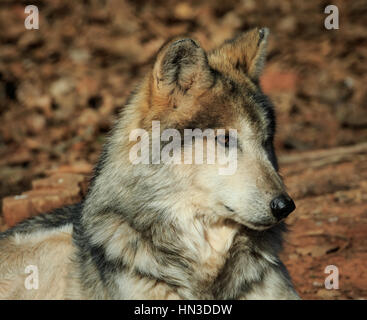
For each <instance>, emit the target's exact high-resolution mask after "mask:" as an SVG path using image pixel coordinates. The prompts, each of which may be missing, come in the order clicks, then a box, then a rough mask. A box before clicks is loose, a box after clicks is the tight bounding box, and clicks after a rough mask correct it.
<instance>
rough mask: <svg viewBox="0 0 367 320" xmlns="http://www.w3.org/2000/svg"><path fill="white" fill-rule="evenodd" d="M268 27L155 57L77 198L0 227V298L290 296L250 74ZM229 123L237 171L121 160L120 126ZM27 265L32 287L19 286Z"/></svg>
mask: <svg viewBox="0 0 367 320" xmlns="http://www.w3.org/2000/svg"><path fill="white" fill-rule="evenodd" d="M267 35H268V30H267V29H265V28H263V29H258V28H256V29H253V30H250V31H248V32H246V33H243V34H241V35H239V36H238V37H236V38H234V39H232V40H230V41H228V42H226V43H224V44H223V45H222V46H221V47H219V48H217V49H215V50H213V51H211V52H208V53H207V52H205V51H204V50H203V49H202V48H201V47H200V45H199V44H198V43H197V42H196V41H194V40H192V39H186V38H180V39H174V40H172V41H170V42H168V43H167V44H165V45H164V46H163V47H162V48H161V49H160V51H159V52H158V54H157V58H156V61H155V63H154V65H153V67H152V69H151V71H150V72H149V73H148V74H147V75H146V76H145V78H144V79H143V81H142V82H141V83H140V85H139V86H138V87H137V89H136V90H135V91H134V92H133V94H132V95H131V97H130V99H129V101H128V102H127V104H126V106H125V107H124V108H123V110H122V111H121V114H120V116H119V118H118V120H117V122H116V124H115V126H114V128H113V130H112V132H111V135H110V136H109V138H108V142H107V143H106V145H105V147H104V150H103V152H102V155H101V157H100V160H99V163H98V165H97V166H96V168H95V174H94V178H93V180H92V182H91V185H90V188H89V191H88V194H87V196H86V198H85V200H84V201H83V202H82V203H79V204H76V205H73V206H69V207H65V208H61V209H57V210H55V211H54V212H52V213H48V214H44V215H40V216H37V217H34V218H31V219H29V220H26V221H24V222H22V223H20V224H19V225H17V226H16V227H14V228H12V229H10V230H8V231H6V232H5V233H2V234H0V298H2V299H4V298H5V299H298V295H297V293H296V292H295V290H294V288H293V285H292V283H291V280H290V277H289V275H288V273H287V270H286V268H285V267H284V265H283V264H282V263H281V261H280V260H279V257H278V253H279V251H280V250H281V247H282V234H283V232H284V231H285V225H284V222H283V221H277V220H276V219H275V218H274V217H273V216H272V215H271V213H270V209H269V202H270V201H271V199H272V198H274V197H275V196H277V195H278V194H281V193H285V187H284V184H283V182H282V180H281V178H280V176H279V174H278V165H277V161H276V157H275V153H274V147H273V137H274V131H275V118H274V111H273V107H272V105H271V103H270V101H269V100H268V99H267V97H266V96H265V95H264V94H263V93H262V91H261V88H260V85H259V76H260V73H261V70H262V68H263V64H264V60H265V50H266V41H267ZM154 120H159V121H160V122H161V126H162V127H163V128H176V129H178V130H183V129H184V128H200V129H203V130H204V129H205V128H226V129H229V128H236V129H237V130H238V132H239V135H238V143H239V147H238V148H239V155H238V159H239V160H238V162H239V163H238V169H237V171H236V173H235V174H234V175H232V176H218V174H217V170H216V169H217V165H205V164H202V165H186V164H185V165H174V164H171V165H167V164H160V165H142V164H141V165H133V164H132V163H131V162H130V161H129V150H130V148H131V146H132V145H133V142H131V141H129V133H130V132H131V131H132V130H133V129H136V128H143V129H145V130H147V131H151V124H152V121H154ZM27 265H35V266H37V267H38V270H39V288H38V289H37V290H35V289H32V290H27V289H26V288H25V287H24V281H25V278H26V277H27V274H25V272H24V270H25V268H26V266H27Z"/></svg>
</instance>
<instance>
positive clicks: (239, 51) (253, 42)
mask: <svg viewBox="0 0 367 320" xmlns="http://www.w3.org/2000/svg"><path fill="white" fill-rule="evenodd" d="M268 35H269V29H267V28H255V29H252V30H250V31H247V32H245V33H243V34H240V35H239V36H237V37H236V38H234V39H232V40H230V41H228V42H226V43H224V44H223V45H222V47H220V48H219V49H217V50H216V51H215V52H214V54H219V55H220V56H222V57H224V58H225V59H227V60H229V61H230V62H231V63H232V64H233V65H234V66H235V68H237V69H240V70H242V71H244V72H245V73H246V74H248V75H249V76H250V77H251V78H252V79H258V78H259V76H260V74H261V72H262V70H263V68H264V63H265V58H266V47H267V38H268Z"/></svg>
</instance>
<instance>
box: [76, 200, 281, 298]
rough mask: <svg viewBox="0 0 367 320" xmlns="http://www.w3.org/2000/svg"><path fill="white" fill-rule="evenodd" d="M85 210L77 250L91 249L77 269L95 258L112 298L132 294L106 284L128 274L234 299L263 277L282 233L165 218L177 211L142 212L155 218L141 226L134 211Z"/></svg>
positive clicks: (182, 293)
mask: <svg viewBox="0 0 367 320" xmlns="http://www.w3.org/2000/svg"><path fill="white" fill-rule="evenodd" d="M86 209H88V206H87V207H85V208H84V211H83V216H82V217H81V221H80V224H81V226H82V227H81V228H80V229H81V230H82V231H81V233H83V234H82V236H79V239H83V240H77V242H78V241H79V243H80V241H82V242H84V243H83V244H82V245H80V244H79V249H82V250H86V249H87V250H88V251H89V257H88V258H84V260H83V259H79V261H80V265H79V270H87V269H86V268H87V266H85V265H83V264H87V261H93V262H94V263H95V268H96V269H98V273H99V279H98V281H99V282H100V283H101V286H102V287H105V288H107V287H109V289H108V290H111V292H108V295H109V296H110V297H114V298H126V297H129V296H128V295H127V292H128V289H126V290H127V291H126V292H123V291H124V290H125V289H121V285H115V286H106V285H105V284H106V283H107V282H108V283H118V282H119V281H121V280H119V279H121V278H123V277H124V275H129V277H132V278H134V279H140V280H139V281H145V280H142V279H146V280H149V281H153V282H155V283H165V284H166V285H167V286H168V287H170V289H171V290H173V291H174V292H176V293H177V295H178V296H179V297H180V298H183V299H213V298H220V299H236V298H238V296H239V295H240V294H243V290H244V288H245V287H246V286H247V287H251V285H250V284H251V283H254V282H260V281H261V278H262V277H263V276H264V274H265V272H266V270H267V269H268V268H269V266H271V265H272V264H275V263H276V262H277V251H278V249H280V246H281V238H279V237H278V235H279V232H275V231H274V232H273V231H272V230H268V231H264V232H261V233H258V232H252V231H249V230H245V229H242V228H240V227H239V226H238V225H237V224H235V223H231V222H228V221H226V222H224V221H220V222H217V223H212V224H208V222H207V221H205V219H204V220H203V219H202V218H193V219H191V220H190V219H189V220H187V221H186V223H180V222H177V221H176V222H175V221H171V220H169V219H165V218H162V217H168V216H178V213H177V212H175V213H174V214H173V213H172V212H165V213H163V212H158V211H156V212H149V213H147V212H141V213H140V214H142V215H143V214H145V215H147V216H150V217H156V219H153V220H152V221H151V223H150V224H149V225H148V224H147V225H146V226H145V229H144V228H143V229H140V227H141V225H140V226H136V225H134V223H133V220H134V216H135V214H136V213H135V214H134V213H131V212H130V213H128V212H124V211H123V210H118V209H116V208H115V209H112V208H109V209H107V208H106V209H105V210H102V211H91V210H90V207H89V211H87V210H86ZM166 210H168V209H166ZM180 214H182V215H184V214H185V213H183V212H181V213H180ZM157 217H158V218H157ZM159 217H160V218H159ZM279 227H281V226H279ZM277 244H278V246H277ZM96 248H97V249H98V250H96ZM274 248H275V249H274ZM84 256H85V255H84ZM103 260H104V261H107V262H105V263H103V262H101V261H103ZM254 261H255V263H254ZM250 262H251V263H250ZM111 270H113V271H111ZM243 284H245V285H243ZM113 288H114V289H113ZM106 290H107V289H106ZM121 290H122V291H121ZM161 299H162V297H161Z"/></svg>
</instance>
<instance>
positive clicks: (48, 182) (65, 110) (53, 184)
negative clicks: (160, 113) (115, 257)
mask: <svg viewBox="0 0 367 320" xmlns="http://www.w3.org/2000/svg"><path fill="white" fill-rule="evenodd" d="M28 4H33V5H36V6H37V7H38V9H39V17H40V21H39V29H38V30H26V29H25V27H24V20H25V18H26V17H27V15H26V14H25V13H24V8H25V6H26V5H28ZM329 4H334V5H336V6H337V7H338V9H339V29H338V30H327V29H325V27H324V20H325V18H326V17H327V14H325V13H324V9H325V7H326V6H327V5H329ZM366 16H367V1H365V0H354V1H341V0H340V1H337V0H333V1H332V3H330V2H329V1H318V0H309V1H278V0H267V1H265V0H256V1H255V0H243V1H232V0H228V1H223V0H219V1H200V0H199V1H172V0H170V1H166V0H165V1H163V0H162V1H124V0H110V1H108V0H105V1H102V0H98V1H97V0H83V1H75V0H74V1H72V0H52V1H46V0H45V1H41V0H38V1H37V0H34V1H31V3H29V2H28V1H19V0H18V1H9V0H2V1H1V2H0V117H1V125H0V198H1V199H2V214H1V218H0V219H1V220H0V230H4V229H6V228H8V227H9V226H11V225H14V224H15V223H17V222H19V221H20V220H21V219H23V218H25V217H27V216H30V215H34V214H38V213H39V212H42V211H44V210H49V209H52V208H54V207H57V206H60V205H64V204H68V203H73V202H75V201H78V200H80V199H81V198H82V196H83V195H84V194H85V190H86V186H87V184H88V179H89V177H90V173H91V170H92V168H93V165H94V164H95V162H96V161H97V159H98V156H99V153H100V151H101V146H102V144H103V142H104V139H105V136H106V134H107V133H108V131H109V129H110V128H111V125H112V124H113V121H114V118H115V116H116V114H117V112H118V110H119V109H120V108H122V107H123V105H124V102H125V100H126V98H127V96H128V95H129V93H130V91H131V90H132V89H133V88H134V86H135V85H136V84H137V82H138V80H139V78H140V77H141V76H142V75H144V74H145V73H146V72H147V70H148V68H149V66H150V64H151V62H152V60H153V58H154V56H155V53H156V51H157V49H158V48H159V47H160V46H161V45H162V44H163V43H164V42H165V41H166V40H167V39H168V38H170V37H172V36H175V35H179V34H186V35H187V34H188V35H190V36H192V37H194V38H196V39H197V40H198V41H199V42H200V43H201V44H202V46H203V47H204V48H205V49H208V50H210V49H211V48H214V47H215V46H216V45H218V44H221V43H222V42H223V41H224V40H226V39H228V38H231V37H233V36H234V35H236V34H237V33H238V32H241V31H245V30H247V29H249V28H251V27H255V26H266V27H268V28H270V32H271V34H270V37H269V49H268V58H267V65H266V69H265V71H264V73H263V76H262V78H261V83H262V85H263V89H264V91H265V92H266V93H267V94H268V95H269V96H270V98H271V99H272V101H273V102H274V104H275V106H276V113H277V118H278V132H277V137H276V148H277V152H278V155H279V158H280V164H281V173H282V175H283V176H284V178H285V181H286V184H287V185H288V188H289V193H290V194H291V195H292V196H293V197H294V198H295V200H296V204H297V210H296V212H295V213H294V214H292V215H291V216H290V218H289V225H290V233H289V235H288V237H287V240H286V244H285V251H284V253H283V256H282V258H283V260H284V261H285V263H286V265H287V267H288V268H289V270H290V273H291V275H292V277H293V279H294V282H295V284H296V288H297V290H298V291H299V293H300V295H301V297H302V298H305V299H363V298H367V273H366V272H367V271H366V269H365V267H364V265H365V261H366V260H367V246H366V244H367V240H366V239H367V238H366V235H367V161H366V160H367V145H366V143H367V91H366V85H367V74H366V71H367V19H366ZM327 265H336V266H337V267H338V269H339V273H340V280H339V290H326V289H325V287H324V279H325V278H326V276H327V274H325V273H324V269H325V267H326V266H327Z"/></svg>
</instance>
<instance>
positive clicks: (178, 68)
mask: <svg viewBox="0 0 367 320" xmlns="http://www.w3.org/2000/svg"><path fill="white" fill-rule="evenodd" d="M153 76H154V82H155V84H156V87H157V88H158V90H163V91H167V92H172V90H174V89H179V90H180V91H182V92H184V93H186V92H187V91H188V90H190V89H192V88H198V89H200V88H205V87H209V86H210V84H211V82H212V76H211V72H210V68H209V65H208V58H207V56H206V53H205V51H204V50H203V49H202V48H201V47H200V45H199V44H198V43H197V42H196V41H194V40H192V39H179V40H177V39H176V40H173V41H171V42H169V43H167V44H166V45H165V46H163V47H162V48H161V50H160V51H159V52H158V55H157V59H156V62H155V65H154V67H153Z"/></svg>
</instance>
